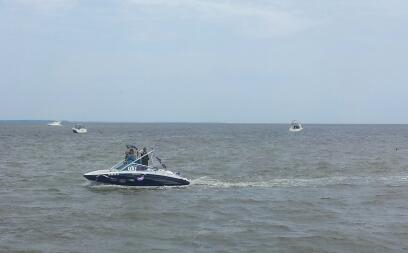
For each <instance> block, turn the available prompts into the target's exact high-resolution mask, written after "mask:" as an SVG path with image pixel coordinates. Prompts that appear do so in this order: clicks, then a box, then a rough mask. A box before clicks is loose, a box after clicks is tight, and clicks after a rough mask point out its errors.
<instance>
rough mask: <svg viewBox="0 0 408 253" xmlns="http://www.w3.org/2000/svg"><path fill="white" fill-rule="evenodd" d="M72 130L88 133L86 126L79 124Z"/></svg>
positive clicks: (78, 132) (77, 132)
mask: <svg viewBox="0 0 408 253" xmlns="http://www.w3.org/2000/svg"><path fill="white" fill-rule="evenodd" d="M72 132H74V133H76V134H84V133H87V132H88V130H87V129H86V128H85V127H84V126H82V125H78V124H77V125H75V126H74V127H73V128H72Z"/></svg>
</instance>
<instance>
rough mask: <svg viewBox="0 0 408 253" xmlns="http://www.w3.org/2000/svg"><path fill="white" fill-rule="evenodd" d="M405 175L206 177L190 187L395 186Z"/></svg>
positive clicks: (406, 179)
mask: <svg viewBox="0 0 408 253" xmlns="http://www.w3.org/2000/svg"><path fill="white" fill-rule="evenodd" d="M407 181H408V176H407V175H402V176H386V177H357V176H353V177H341V176H337V177H325V178H277V179H272V180H268V181H252V182H251V181H245V182H234V181H222V180H217V179H214V178H211V177H208V176H204V177H200V178H197V179H194V180H192V181H191V185H197V186H208V187H218V188H229V187H263V188H270V187H322V186H330V185H364V184H373V183H376V184H397V183H406V182H407Z"/></svg>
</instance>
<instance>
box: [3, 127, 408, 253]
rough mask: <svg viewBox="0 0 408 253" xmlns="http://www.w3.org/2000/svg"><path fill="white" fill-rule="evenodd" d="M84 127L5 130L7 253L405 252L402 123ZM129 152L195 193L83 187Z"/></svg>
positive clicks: (407, 175)
mask: <svg viewBox="0 0 408 253" xmlns="http://www.w3.org/2000/svg"><path fill="white" fill-rule="evenodd" d="M87 127H88V130H89V133H88V134H84V135H75V134H73V133H71V130H70V126H64V127H60V128H58V127H47V126H45V125H44V124H38V123H36V124H34V123H29V124H27V123H24V124H22V123H4V122H3V123H0V251H1V252H344V253H349V252H370V253H371V252H408V201H407V200H408V145H407V143H408V126H407V125H394V126H386V125H306V126H305V127H306V128H305V131H304V132H301V133H297V134H290V133H288V131H287V126H286V125H233V124H88V125H87ZM125 144H139V145H146V146H148V147H154V148H155V150H156V151H157V152H158V154H160V155H161V157H162V159H164V160H165V161H166V162H167V165H168V166H169V167H170V168H171V169H172V170H174V171H178V172H180V173H181V174H182V175H184V176H186V177H188V178H190V179H192V182H193V183H192V185H191V186H188V187H183V188H159V189H154V190H146V189H144V190H137V189H133V188H126V187H118V186H95V185H91V184H90V183H88V182H87V181H86V179H85V178H83V177H82V174H84V173H85V172H88V171H92V170H96V169H103V168H108V167H110V166H111V165H113V164H114V163H115V162H116V161H118V160H120V159H121V158H122V155H123V151H124V145H125ZM396 148H397V150H396Z"/></svg>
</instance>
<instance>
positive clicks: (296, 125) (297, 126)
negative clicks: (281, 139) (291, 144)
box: [289, 120, 303, 132]
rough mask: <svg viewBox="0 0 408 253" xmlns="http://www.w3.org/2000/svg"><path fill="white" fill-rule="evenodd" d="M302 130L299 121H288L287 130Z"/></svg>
mask: <svg viewBox="0 0 408 253" xmlns="http://www.w3.org/2000/svg"><path fill="white" fill-rule="evenodd" d="M302 130H303V126H302V124H301V123H300V122H299V121H296V120H294V121H292V123H290V127H289V132H300V131H302Z"/></svg>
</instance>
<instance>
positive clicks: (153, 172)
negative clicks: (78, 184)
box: [84, 150, 190, 187]
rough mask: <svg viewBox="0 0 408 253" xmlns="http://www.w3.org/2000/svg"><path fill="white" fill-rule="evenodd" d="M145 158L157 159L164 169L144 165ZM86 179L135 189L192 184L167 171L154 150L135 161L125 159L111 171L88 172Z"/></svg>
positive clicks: (85, 175)
mask: <svg viewBox="0 0 408 253" xmlns="http://www.w3.org/2000/svg"><path fill="white" fill-rule="evenodd" d="M145 156H151V157H154V158H156V160H157V161H158V162H159V163H160V165H161V167H162V168H159V167H157V166H153V165H151V166H149V165H142V164H141V163H140V162H141V161H142V159H143V157H145ZM84 177H85V178H86V179H88V180H90V181H94V182H98V183H103V184H110V185H123V186H135V187H151V186H183V185H189V184H190V181H189V180H188V179H187V178H184V177H181V176H180V175H179V174H178V173H174V172H172V171H169V170H167V169H166V165H165V164H164V163H162V162H161V159H160V158H158V157H156V156H154V155H153V150H152V151H150V152H147V153H146V154H145V155H142V156H141V157H139V158H137V159H136V160H134V161H131V162H128V161H126V159H125V161H120V162H119V163H117V164H115V165H114V166H113V167H112V168H110V169H105V170H96V171H92V172H88V173H86V174H84Z"/></svg>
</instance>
